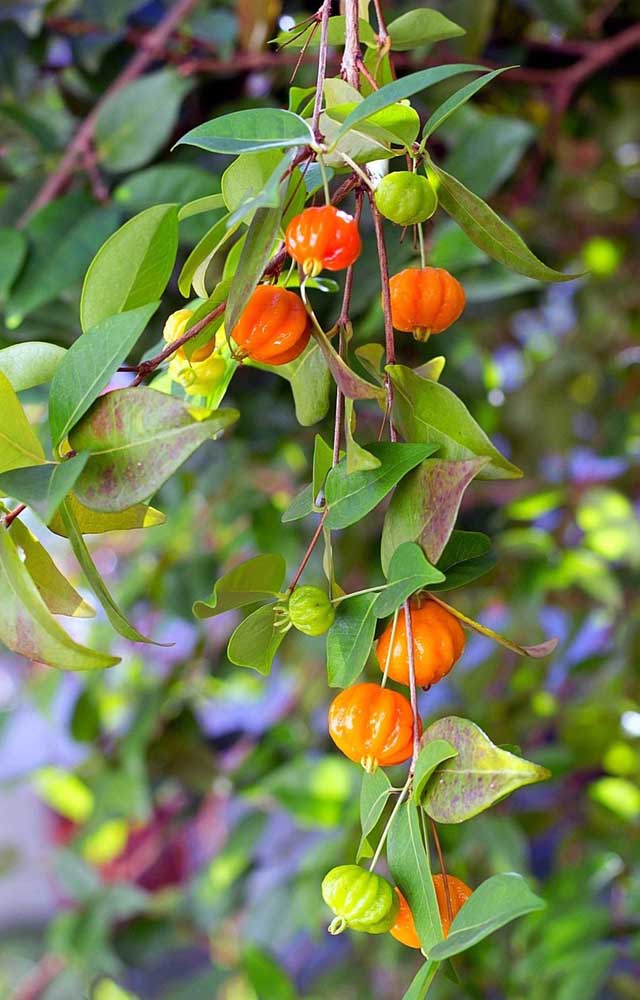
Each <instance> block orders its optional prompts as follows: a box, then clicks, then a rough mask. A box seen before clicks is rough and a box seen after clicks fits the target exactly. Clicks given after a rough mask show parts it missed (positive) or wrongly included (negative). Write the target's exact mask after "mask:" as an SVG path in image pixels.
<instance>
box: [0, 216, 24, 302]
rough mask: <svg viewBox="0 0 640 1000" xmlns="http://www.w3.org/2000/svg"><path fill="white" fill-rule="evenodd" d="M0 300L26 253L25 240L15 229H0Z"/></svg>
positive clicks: (14, 277)
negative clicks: (0, 249)
mask: <svg viewBox="0 0 640 1000" xmlns="http://www.w3.org/2000/svg"><path fill="white" fill-rule="evenodd" d="M0 246H2V255H1V256H0V300H1V299H4V298H5V297H6V295H7V293H8V292H9V290H10V288H11V286H12V284H13V282H14V281H15V279H16V277H17V275H18V273H19V271H20V268H21V267H22V264H23V262H24V258H25V256H26V253H27V240H26V238H25V235H24V233H21V232H19V231H18V230H17V229H5V228H4V227H3V228H2V229H0Z"/></svg>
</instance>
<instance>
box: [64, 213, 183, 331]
mask: <svg viewBox="0 0 640 1000" xmlns="http://www.w3.org/2000/svg"><path fill="white" fill-rule="evenodd" d="M177 250H178V206H177V205H155V206H154V207H153V208H147V209H145V211H144V212H140V214H139V215H134V217H133V218H132V219H129V221H128V222H125V224H124V226H121V228H120V229H118V230H117V232H115V233H114V234H113V236H110V237H109V239H108V240H107V242H106V243H104V244H103V245H102V246H101V247H100V249H99V250H98V253H97V254H96V256H95V257H94V258H93V260H92V262H91V264H90V266H89V270H88V271H87V273H86V276H85V279H84V285H83V286H82V298H81V300H80V321H81V323H82V329H83V330H84V331H85V332H86V331H87V330H92V329H93V328H94V327H95V326H97V325H98V323H101V322H102V321H103V320H105V319H108V318H109V316H115V315H116V313H120V312H127V311H129V310H131V309H137V308H138V307H139V306H146V305H148V304H149V303H150V302H157V301H158V300H159V299H160V298H161V297H162V293H163V292H164V290H165V288H166V285H167V282H168V281H169V278H170V277H171V271H172V270H173V265H174V262H175V259H176V253H177Z"/></svg>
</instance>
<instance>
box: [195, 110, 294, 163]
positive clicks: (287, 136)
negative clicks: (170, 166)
mask: <svg viewBox="0 0 640 1000" xmlns="http://www.w3.org/2000/svg"><path fill="white" fill-rule="evenodd" d="M312 141H313V134H312V132H311V129H310V128H309V125H308V124H307V122H306V121H305V120H304V118H301V117H300V116H299V115H294V114H292V113H291V112H290V111H282V110H281V109H280V108H251V109H249V110H246V111H233V112H231V114H229V115H221V116H220V117H219V118H214V119H213V120H212V121H209V122H205V123H204V124H203V125H198V126H196V128H194V129H191V131H190V132H187V134H186V135H183V136H182V138H181V139H178V142H177V143H176V146H182V145H187V146H197V147H198V148H199V149H206V150H207V151H208V152H210V153H227V154H229V155H231V156H237V155H238V154H239V153H248V152H250V151H251V150H254V149H255V150H258V149H273V148H276V149H284V148H285V147H287V146H307V145H308V144H309V143H310V142H312Z"/></svg>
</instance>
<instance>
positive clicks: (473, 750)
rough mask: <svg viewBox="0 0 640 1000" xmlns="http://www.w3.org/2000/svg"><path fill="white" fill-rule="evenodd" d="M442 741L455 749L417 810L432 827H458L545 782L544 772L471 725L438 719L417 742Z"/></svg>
mask: <svg viewBox="0 0 640 1000" xmlns="http://www.w3.org/2000/svg"><path fill="white" fill-rule="evenodd" d="M431 740H446V741H447V743H450V744H451V745H452V746H453V747H455V749H456V750H457V756H456V757H455V758H454V759H453V760H449V761H445V762H444V763H443V764H442V765H441V766H440V767H439V768H438V771H437V774H436V776H435V777H434V779H433V780H432V781H430V782H429V784H428V785H427V787H426V789H425V790H424V793H423V796H422V806H423V808H424V809H425V810H426V811H427V813H428V814H429V816H431V818H432V819H434V820H435V821H436V823H462V822H464V820H467V819H471V817H472V816H477V815H478V813H480V812H483V811H484V810H485V809H488V808H489V807H490V806H492V805H493V804H494V802H498V801H499V800H500V799H503V798H504V797H505V796H506V795H509V794H510V793H511V792H514V791H515V790H516V789H517V788H521V787H522V786H523V785H531V784H533V783H534V782H536V781H543V780H544V779H545V778H548V777H549V771H547V769H546V768H544V767H540V765H538V764H533V763H532V762H531V761H528V760H524V759H523V758H522V757H516V756H515V754H512V753H509V752H508V751H507V750H501V749H500V748H499V747H497V746H495V745H494V744H493V743H492V742H491V740H490V739H489V737H488V736H487V735H486V733H484V732H483V731H482V730H481V729H480V727H479V726H476V724H475V722H470V721H469V719H460V718H458V717H457V716H455V715H451V716H448V717H446V718H444V719H438V721H437V722H434V723H433V725H431V726H429V728H428V729H427V730H425V732H424V734H423V736H422V740H421V743H422V745H423V746H426V745H427V744H428V743H429V742H430V741H431Z"/></svg>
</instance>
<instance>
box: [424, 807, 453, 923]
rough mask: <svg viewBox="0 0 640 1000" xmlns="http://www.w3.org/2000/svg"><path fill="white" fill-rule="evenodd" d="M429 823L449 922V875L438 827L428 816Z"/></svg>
mask: <svg viewBox="0 0 640 1000" xmlns="http://www.w3.org/2000/svg"><path fill="white" fill-rule="evenodd" d="M429 821H430V823H431V833H432V834H433V842H434V844H435V846H436V854H437V855H438V864H439V865H440V871H441V873H442V878H443V880H444V896H445V899H446V902H447V916H448V917H449V923H451V921H452V920H453V907H452V906H451V889H450V888H449V876H448V875H447V869H446V866H445V863H444V854H443V853H442V847H441V846H440V837H439V836H438V827H437V826H436V824H435V822H434V821H433V820H432V819H431V817H429Z"/></svg>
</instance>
